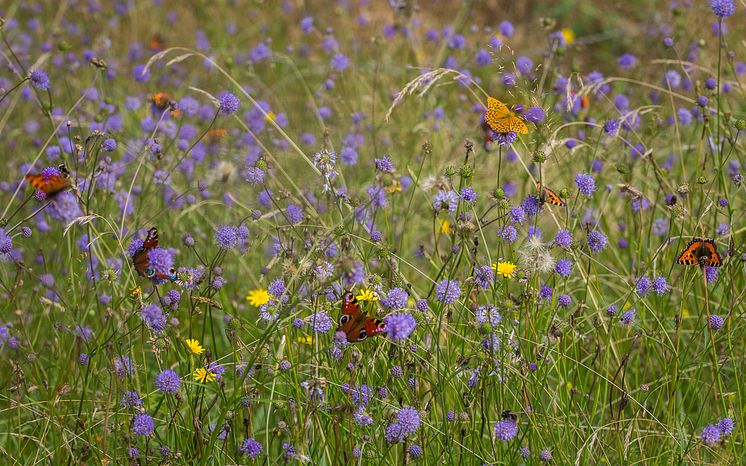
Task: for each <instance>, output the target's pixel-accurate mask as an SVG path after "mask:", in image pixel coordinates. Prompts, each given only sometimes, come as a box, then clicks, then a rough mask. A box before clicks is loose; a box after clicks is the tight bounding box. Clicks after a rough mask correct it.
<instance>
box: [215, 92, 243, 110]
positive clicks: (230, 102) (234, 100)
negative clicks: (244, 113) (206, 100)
mask: <svg viewBox="0 0 746 466" xmlns="http://www.w3.org/2000/svg"><path fill="white" fill-rule="evenodd" d="M218 106H219V109H220V113H222V114H223V115H233V114H234V113H236V112H238V108H239V107H240V106H241V101H240V100H238V97H236V96H235V95H234V94H233V93H232V92H229V91H225V92H223V93H222V94H220V96H219V97H218Z"/></svg>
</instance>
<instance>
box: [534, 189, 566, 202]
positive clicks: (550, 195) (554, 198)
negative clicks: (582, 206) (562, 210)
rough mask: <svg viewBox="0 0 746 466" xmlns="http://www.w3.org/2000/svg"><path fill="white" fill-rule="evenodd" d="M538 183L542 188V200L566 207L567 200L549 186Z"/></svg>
mask: <svg viewBox="0 0 746 466" xmlns="http://www.w3.org/2000/svg"><path fill="white" fill-rule="evenodd" d="M536 185H537V186H538V187H539V189H541V201H542V202H546V203H547V204H551V205H556V206H559V207H564V206H565V205H566V204H565V201H563V200H562V198H561V197H559V196H558V195H557V193H555V192H554V191H552V190H551V189H549V188H547V187H546V186H542V185H541V183H536Z"/></svg>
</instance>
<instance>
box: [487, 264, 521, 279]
mask: <svg viewBox="0 0 746 466" xmlns="http://www.w3.org/2000/svg"><path fill="white" fill-rule="evenodd" d="M492 268H493V269H496V270H497V274H498V275H502V276H503V277H505V278H513V274H514V273H515V269H516V265H515V264H514V263H512V262H498V263H497V264H492Z"/></svg>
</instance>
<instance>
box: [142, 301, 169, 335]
mask: <svg viewBox="0 0 746 466" xmlns="http://www.w3.org/2000/svg"><path fill="white" fill-rule="evenodd" d="M140 316H141V317H142V320H143V321H144V322H145V324H147V326H148V327H150V329H151V330H152V331H153V333H155V334H161V333H163V331H164V330H165V329H166V315H165V314H164V313H163V311H162V310H161V307H160V306H158V305H157V304H150V305H148V306H145V309H143V310H142V312H141V313H140Z"/></svg>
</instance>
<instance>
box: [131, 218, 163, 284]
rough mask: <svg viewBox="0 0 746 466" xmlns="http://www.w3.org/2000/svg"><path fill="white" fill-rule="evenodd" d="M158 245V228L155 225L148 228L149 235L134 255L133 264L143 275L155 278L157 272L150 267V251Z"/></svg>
mask: <svg viewBox="0 0 746 466" xmlns="http://www.w3.org/2000/svg"><path fill="white" fill-rule="evenodd" d="M156 247H158V229H157V228H155V227H153V228H151V229H150V230H148V236H146V237H145V241H143V242H142V246H140V247H139V248H137V251H135V253H134V254H133V255H132V264H133V265H134V266H135V270H137V273H138V275H140V276H141V277H148V278H153V277H155V275H156V273H155V270H153V269H152V268H151V267H150V251H152V250H153V249H155V248H156Z"/></svg>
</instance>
